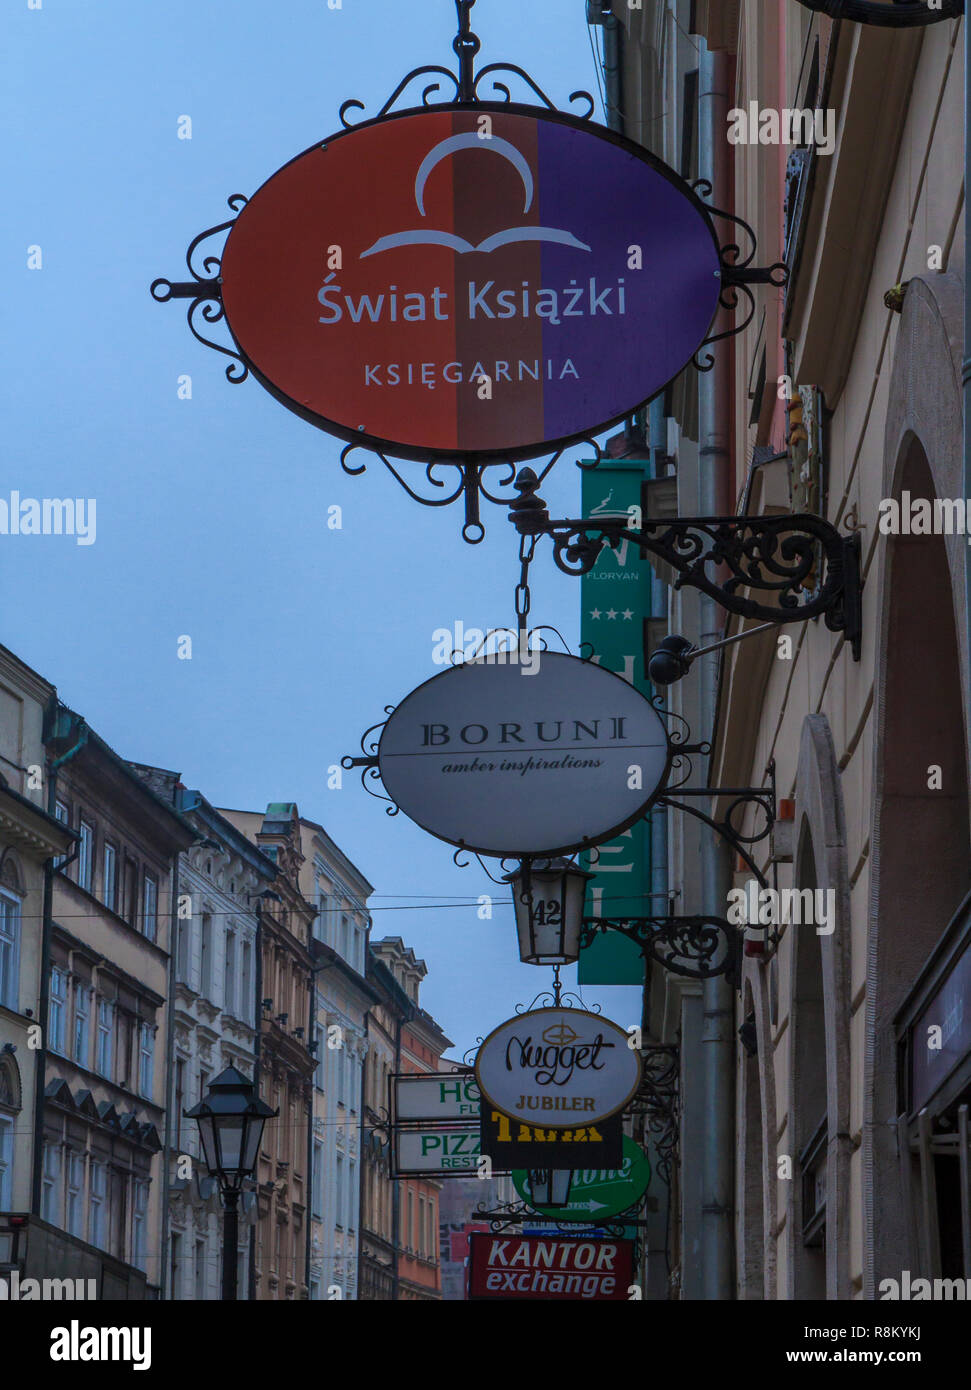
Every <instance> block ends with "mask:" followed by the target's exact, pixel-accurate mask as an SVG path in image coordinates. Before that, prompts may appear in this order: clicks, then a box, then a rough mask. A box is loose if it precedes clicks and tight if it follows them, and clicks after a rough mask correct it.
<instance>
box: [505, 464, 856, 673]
mask: <svg viewBox="0 0 971 1390" xmlns="http://www.w3.org/2000/svg"><path fill="white" fill-rule="evenodd" d="M539 481H540V480H539V479H538V478H537V476H536V474H535V473H534V472H533V470H532V469H531V468H524V469H523V470H522V471H521V472H520V474H519V476H518V477H517V479H516V490H517V491H518V493H519V498H518V500H517V501H515V502H513V503H512V504H511V505H510V508H509V519H510V521H511V522H512V523H513V525H514V526H515V527H516V530H517V531H518V532H519V534H520V536H534V537H535V536H549V537H551V539H552V541H553V560H554V563H555V564H556V567H557V569H559V570H562V572H563V573H564V574H572V575H577V576H580V575H584V574H589V572H590V571H591V570H592V569H593V567H594V565H595V564H596V563H597V560H598V559H599V557H600V553H601V551H602V550H603V549H604V548H605V547H607V546H610V547H611V548H612V549H613V548H616V547H617V546H618V545H620V543H621V542H622V541H628V542H629V543H630V544H631V545H636V546H637V547H638V548H639V549H640V550H641V551H642V552H643V553H646V554H648V555H653V556H656V557H657V558H658V559H660V560H662V561H664V563H665V564H667V565H668V566H670V568H671V569H673V570H674V571H675V573H676V574H677V579H676V580H675V584H674V587H675V588H676V589H681V588H683V587H684V586H686V585H687V586H688V587H689V588H694V589H700V590H701V591H702V593H705V594H707V595H708V597H709V598H713V599H714V600H715V602H716V603H717V604H719V605H720V607H722V608H724V609H725V610H726V611H727V612H729V613H733V614H735V615H737V616H738V617H742V618H753V619H758V620H759V621H761V622H764V623H778V624H779V625H780V626H781V625H783V624H786V623H797V622H808V621H809V619H810V618H820V617H821V618H823V620H824V621H825V623H826V626H827V627H828V628H829V629H830V630H831V631H833V632H841V633H842V634H843V635H844V637H845V638H846V641H847V642H848V643H849V645H850V649H851V651H852V653H853V659H854V660H855V661H859V659H860V651H861V643H862V635H863V634H862V624H863V609H862V590H863V579H862V573H861V565H860V537H859V535H851V536H844V535H843V534H842V533H841V532H839V531H837V529H836V527H835V526H833V525H832V524H831V523H830V522H828V521H826V520H825V519H824V518H823V517H820V516H812V515H810V514H808V513H806V514H802V515H781V516H728V517H719V516H706V517H677V518H675V519H674V520H669V521H653V520H651V518H650V513H649V493H648V489H647V487H646V486H645V487H644V489H643V490H642V495H641V517H642V522H641V527H640V529H639V530H633V529H632V528H631V527H630V526H628V525H627V519H626V518H625V517H616V518H611V517H602V518H601V517H598V518H597V519H596V520H586V519H583V518H581V519H579V520H570V519H565V520H555V521H554V520H551V518H550V515H549V512H548V511H547V508H546V503H545V502H544V501H543V499H542V498H541V497H540V496H539V495H538V494H537V488H538V486H539ZM725 569H727V570H728V571H729V577H728V578H727V579H724V578H722V575H723V573H724V570H725ZM746 591H747V592H748V593H750V594H754V595H756V597H751V598H749V597H746ZM760 600H761V601H760ZM770 600H771V602H770Z"/></svg>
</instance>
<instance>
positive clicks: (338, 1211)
mask: <svg viewBox="0 0 971 1390" xmlns="http://www.w3.org/2000/svg"><path fill="white" fill-rule="evenodd" d="M335 1193H336V1195H335V1202H336V1207H335V1211H334V1224H335V1225H336V1226H341V1227H343V1225H344V1156H343V1154H338V1155H337V1182H336V1185H335Z"/></svg>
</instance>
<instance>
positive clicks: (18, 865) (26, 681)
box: [0, 647, 76, 1276]
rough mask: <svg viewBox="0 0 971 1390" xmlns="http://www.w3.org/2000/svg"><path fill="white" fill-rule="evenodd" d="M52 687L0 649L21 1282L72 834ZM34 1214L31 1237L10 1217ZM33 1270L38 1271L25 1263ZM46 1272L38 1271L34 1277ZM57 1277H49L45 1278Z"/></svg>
mask: <svg viewBox="0 0 971 1390" xmlns="http://www.w3.org/2000/svg"><path fill="white" fill-rule="evenodd" d="M55 698H56V696H55V691H54V688H53V686H51V685H49V684H48V683H47V682H46V681H45V680H44V679H43V678H42V677H41V676H39V675H37V673H36V672H34V671H32V670H31V669H30V667H28V666H25V665H24V663H23V662H22V661H20V660H18V658H17V657H15V656H14V654H13V653H12V652H9V651H7V650H6V648H3V647H0V1275H4V1276H5V1275H6V1274H8V1273H9V1271H10V1270H12V1269H14V1268H17V1269H19V1270H20V1271H21V1272H22V1273H26V1270H27V1261H28V1247H29V1244H30V1240H31V1236H32V1235H33V1234H36V1233H37V1225H36V1223H37V1221H38V1220H39V1217H40V1213H39V1211H38V1210H36V1208H35V1203H34V1157H35V1143H36V1130H37V1124H36V1120H37V1114H38V1080H39V1081H40V1090H41V1093H42V1092H43V1084H44V1072H43V1067H42V1057H43V1054H42V1051H41V1049H40V1048H39V1047H38V1046H37V1044H38V1042H39V1041H40V1038H39V1033H40V1024H39V1021H38V1020H39V1018H40V1001H41V996H42V994H43V989H42V984H41V980H42V976H41V947H42V939H43V923H44V921H45V904H49V894H50V883H51V879H52V876H53V871H54V864H55V861H56V858H58V857H66V855H67V853H68V852H69V851H70V850H71V849H72V848H73V846H74V843H75V838H76V837H75V836H74V834H73V833H72V832H71V831H70V830H69V829H68V828H67V827H66V826H63V825H62V824H61V823H60V822H59V821H57V820H56V819H55V818H54V816H53V815H51V814H49V813H48V812H47V810H46V804H47V776H46V773H47V754H46V749H45V747H44V743H43V730H44V717H45V713H46V711H47V709H48V707H49V706H50V704H51V701H52V700H54V699H55ZM28 1213H32V1215H33V1218H34V1231H33V1232H32V1231H31V1229H30V1227H29V1226H28V1227H26V1228H25V1227H24V1226H23V1225H22V1224H20V1223H19V1221H15V1222H11V1220H10V1219H9V1218H10V1217H11V1216H13V1215H17V1214H19V1216H21V1217H22V1216H23V1215H24V1214H28ZM31 1265H32V1267H33V1265H34V1262H33V1261H31ZM39 1272H41V1273H43V1271H42V1270H41V1271H39ZM47 1272H48V1273H50V1274H53V1273H54V1272H55V1271H53V1270H51V1271H47Z"/></svg>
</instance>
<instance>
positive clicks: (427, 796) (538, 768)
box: [377, 652, 669, 858]
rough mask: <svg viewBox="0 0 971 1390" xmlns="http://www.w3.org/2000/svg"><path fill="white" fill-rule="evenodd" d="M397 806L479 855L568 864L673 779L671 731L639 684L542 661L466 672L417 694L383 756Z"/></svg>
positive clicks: (397, 717) (387, 735)
mask: <svg viewBox="0 0 971 1390" xmlns="http://www.w3.org/2000/svg"><path fill="white" fill-rule="evenodd" d="M377 761H378V767H379V769H380V773H381V780H382V782H383V783H384V786H385V789H386V791H387V793H388V795H389V796H390V797H391V799H392V801H393V802H394V803H395V804H396V805H397V806H398V807H399V808H400V809H401V810H402V811H404V812H405V814H406V815H407V816H409V817H410V818H411V819H412V820H413V821H416V822H417V823H418V825H420V826H421V827H422V828H423V829H424V830H427V831H429V832H430V833H431V834H432V835H437V836H438V837H439V838H440V839H442V840H447V841H448V842H449V843H450V844H453V845H459V846H461V847H462V848H464V849H469V850H474V851H477V852H478V853H480V854H488V855H495V856H497V857H503V856H509V857H513V858H522V857H523V856H524V855H555V854H566V853H570V852H572V851H573V850H577V849H581V848H583V847H584V846H589V845H592V844H598V843H600V842H601V841H603V840H609V839H611V838H612V837H613V836H614V835H616V834H618V833H619V832H620V831H622V830H625V829H626V828H627V826H628V825H632V824H633V823H634V822H635V821H636V820H638V819H639V818H640V817H641V816H642V815H643V814H644V812H645V810H646V809H647V808H648V806H649V805H650V804H651V802H652V801H653V799H654V798H655V797H656V796H657V795H658V794H659V792H660V790H661V789H662V788H663V786H664V783H665V781H666V779H667V774H668V765H669V749H668V736H667V730H666V729H665V727H664V724H663V722H662V720H661V717H660V715H659V714H658V713H657V711H656V710H655V709H654V707H653V705H651V704H650V702H649V701H648V700H647V699H645V697H644V696H643V695H641V694H640V693H639V692H638V691H637V690H635V689H634V688H633V686H631V685H629V684H628V683H627V682H626V681H624V680H622V679H621V678H620V677H619V676H617V675H614V673H613V672H611V671H605V670H603V669H602V668H600V667H598V666H596V665H594V664H593V663H590V662H586V661H581V660H579V659H578V658H577V657H573V656H566V655H564V654H562V653H558V652H544V653H543V654H542V658H541V661H540V662H539V667H538V669H536V670H534V671H533V673H532V674H527V670H526V668H525V667H520V666H517V665H505V664H501V663H494V662H484V663H474V662H466V663H465V664H463V665H461V666H456V667H452V668H451V669H449V670H447V671H444V672H442V673H441V674H440V675H437V676H433V677H432V679H431V680H429V681H426V682H425V684H424V685H422V686H419V687H418V689H417V690H415V691H413V692H412V693H411V694H410V695H409V696H407V697H406V699H405V700H403V701H402V703H401V704H400V705H399V706H398V708H397V709H396V710H395V711H394V713H393V714H392V715H391V716H390V717H389V719H388V721H387V723H386V724H385V726H384V730H383V732H382V734H381V739H380V742H379V744H378V751H377Z"/></svg>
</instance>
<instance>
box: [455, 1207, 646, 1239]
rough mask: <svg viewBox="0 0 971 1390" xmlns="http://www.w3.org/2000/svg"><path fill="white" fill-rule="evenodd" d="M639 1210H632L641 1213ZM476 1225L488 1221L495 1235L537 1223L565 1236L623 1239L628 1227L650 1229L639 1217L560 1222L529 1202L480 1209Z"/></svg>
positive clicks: (473, 1215)
mask: <svg viewBox="0 0 971 1390" xmlns="http://www.w3.org/2000/svg"><path fill="white" fill-rule="evenodd" d="M638 1209H639V1208H632V1210H638ZM472 1220H473V1221H488V1222H489V1226H490V1229H491V1230H492V1232H493V1234H494V1235H499V1234H500V1233H501V1232H502V1231H507V1230H514V1229H515V1228H516V1227H517V1226H535V1225H536V1224H537V1222H542V1223H543V1225H544V1226H555V1227H556V1230H557V1231H558V1232H559V1233H560V1234H562V1235H576V1234H578V1233H579V1234H582V1233H583V1232H584V1231H591V1230H594V1231H605V1232H606V1233H607V1235H609V1236H614V1237H615V1238H616V1239H620V1238H621V1237H622V1236H623V1234H624V1229H625V1227H631V1226H633V1227H635V1228H636V1227H641V1226H646V1225H648V1222H647V1221H646V1220H645V1219H644V1218H643V1217H639V1216H626V1215H624V1214H623V1213H622V1214H621V1215H620V1216H612V1217H610V1219H609V1220H607V1221H568V1220H562V1221H557V1220H556V1218H555V1217H552V1216H545V1215H544V1214H543V1213H542V1212H537V1211H534V1210H533V1209H532V1207H529V1206H527V1205H526V1203H525V1202H500V1204H499V1206H498V1207H496V1208H494V1209H492V1210H490V1209H489V1208H487V1207H483V1206H478V1207H476V1208H475V1210H474V1211H473V1212H472Z"/></svg>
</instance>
